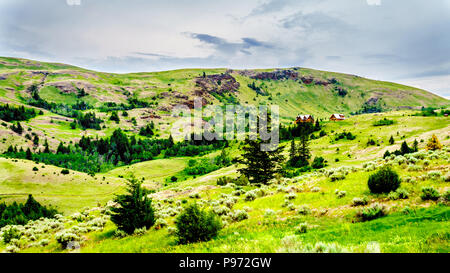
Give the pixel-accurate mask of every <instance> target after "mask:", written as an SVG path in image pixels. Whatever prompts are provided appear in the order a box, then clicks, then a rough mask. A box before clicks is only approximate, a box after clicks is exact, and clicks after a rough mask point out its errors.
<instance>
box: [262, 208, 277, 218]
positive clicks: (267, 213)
mask: <svg viewBox="0 0 450 273" xmlns="http://www.w3.org/2000/svg"><path fill="white" fill-rule="evenodd" d="M274 215H275V211H274V210H273V209H266V211H265V212H264V217H272V216H274Z"/></svg>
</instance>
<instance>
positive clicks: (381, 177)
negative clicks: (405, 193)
mask: <svg viewBox="0 0 450 273" xmlns="http://www.w3.org/2000/svg"><path fill="white" fill-rule="evenodd" d="M368 186H369V189H370V191H371V192H372V193H389V192H391V191H395V190H397V189H398V188H399V187H400V178H399V176H398V174H397V173H396V172H395V171H393V170H392V169H391V168H389V167H384V168H382V169H380V170H378V171H377V172H376V173H374V174H372V175H371V176H370V177H369V181H368Z"/></svg>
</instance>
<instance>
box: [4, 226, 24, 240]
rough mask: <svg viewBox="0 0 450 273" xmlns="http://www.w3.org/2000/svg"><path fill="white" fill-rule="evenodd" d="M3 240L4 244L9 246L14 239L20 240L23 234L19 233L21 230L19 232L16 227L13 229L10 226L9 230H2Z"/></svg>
mask: <svg viewBox="0 0 450 273" xmlns="http://www.w3.org/2000/svg"><path fill="white" fill-rule="evenodd" d="M2 232H3V233H2V238H3V242H4V243H5V244H9V243H10V242H11V241H12V240H13V239H16V240H18V239H20V237H21V234H20V232H19V230H17V228H16V227H12V226H10V227H9V228H8V227H6V228H4V229H3V230H2Z"/></svg>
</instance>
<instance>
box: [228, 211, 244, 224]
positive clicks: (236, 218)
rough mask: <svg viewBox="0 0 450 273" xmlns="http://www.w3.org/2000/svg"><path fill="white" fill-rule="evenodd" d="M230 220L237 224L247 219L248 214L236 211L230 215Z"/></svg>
mask: <svg viewBox="0 0 450 273" xmlns="http://www.w3.org/2000/svg"><path fill="white" fill-rule="evenodd" d="M231 218H232V219H233V220H234V221H237V222H240V221H243V220H245V219H248V212H246V211H245V210H236V211H234V212H233V213H232V214H231Z"/></svg>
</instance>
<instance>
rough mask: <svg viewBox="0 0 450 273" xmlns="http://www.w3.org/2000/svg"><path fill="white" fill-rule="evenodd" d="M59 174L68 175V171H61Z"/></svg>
mask: <svg viewBox="0 0 450 273" xmlns="http://www.w3.org/2000/svg"><path fill="white" fill-rule="evenodd" d="M61 173H62V174H64V175H66V174H69V170H68V169H63V170H62V171H61Z"/></svg>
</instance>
